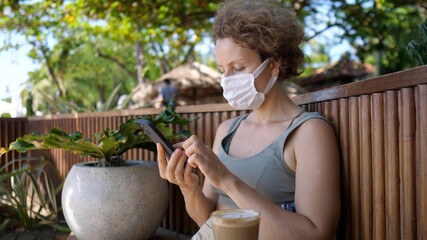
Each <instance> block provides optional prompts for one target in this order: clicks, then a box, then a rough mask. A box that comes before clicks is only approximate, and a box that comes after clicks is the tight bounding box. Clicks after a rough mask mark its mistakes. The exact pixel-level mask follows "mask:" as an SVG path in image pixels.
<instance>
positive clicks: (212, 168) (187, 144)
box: [181, 135, 232, 189]
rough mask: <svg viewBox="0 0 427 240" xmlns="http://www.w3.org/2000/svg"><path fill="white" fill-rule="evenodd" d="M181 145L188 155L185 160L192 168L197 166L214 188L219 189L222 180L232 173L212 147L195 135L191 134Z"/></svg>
mask: <svg viewBox="0 0 427 240" xmlns="http://www.w3.org/2000/svg"><path fill="white" fill-rule="evenodd" d="M181 147H182V148H183V149H184V151H185V154H186V155H187V156H188V161H187V162H188V163H189V164H190V165H191V166H193V167H194V168H196V167H198V168H199V169H200V171H201V172H202V173H203V174H204V176H205V177H206V178H208V179H209V181H210V183H211V184H212V185H213V186H215V187H216V188H219V189H221V183H222V180H224V179H225V177H226V176H230V175H232V174H231V172H230V171H229V170H228V169H227V167H225V166H224V164H222V162H221V161H220V160H219V159H218V156H217V155H216V154H215V153H214V152H213V151H212V149H211V148H210V147H209V146H207V145H205V144H204V143H203V142H202V140H201V139H200V138H198V137H197V136H195V135H193V136H191V137H190V138H188V139H187V140H185V141H184V142H182V143H181Z"/></svg>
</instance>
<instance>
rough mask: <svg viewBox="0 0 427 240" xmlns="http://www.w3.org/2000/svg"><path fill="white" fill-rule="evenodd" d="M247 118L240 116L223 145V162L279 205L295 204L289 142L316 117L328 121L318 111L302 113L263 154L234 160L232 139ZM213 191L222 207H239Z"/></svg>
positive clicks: (221, 154) (221, 148) (219, 155)
mask: <svg viewBox="0 0 427 240" xmlns="http://www.w3.org/2000/svg"><path fill="white" fill-rule="evenodd" d="M247 116H248V115H242V116H239V117H237V118H236V119H235V120H234V121H233V122H232V124H231V126H230V128H229V130H228V133H227V135H226V136H225V137H224V138H223V139H222V141H221V144H220V146H219V151H218V157H219V159H220V160H221V161H222V162H223V163H224V165H225V166H227V168H228V169H229V170H230V171H231V172H232V173H233V174H235V175H236V176H238V177H239V178H240V179H242V180H243V181H244V182H245V183H246V184H248V185H249V186H251V187H252V188H254V189H256V190H257V191H258V192H259V193H260V194H261V195H262V196H264V197H265V198H266V199H269V200H270V201H271V202H273V203H275V204H276V205H278V206H280V204H281V203H284V202H291V201H294V195H295V172H294V171H292V170H291V169H290V168H289V167H288V165H287V164H286V163H285V161H284V156H283V150H284V146H285V142H286V139H287V137H288V136H289V135H290V134H291V133H292V132H293V131H294V130H295V129H297V128H298V127H299V126H301V125H302V124H303V123H304V122H305V121H307V120H309V119H312V118H320V119H323V120H326V119H325V118H323V117H322V116H321V115H320V114H319V113H316V112H301V113H300V114H298V115H297V116H295V117H294V118H293V119H292V121H291V123H290V124H289V126H288V128H287V129H285V131H284V132H283V133H282V134H280V136H279V137H277V138H276V139H275V140H274V141H273V142H272V143H271V144H270V145H269V146H268V147H267V148H265V149H264V150H262V151H261V152H259V153H257V154H256V155H254V156H251V157H248V158H234V157H231V156H230V155H228V150H229V148H230V143H231V139H232V138H233V136H234V134H235V133H236V130H237V128H238V127H239V125H240V123H241V122H242V121H243V120H244V119H246V117H247ZM326 121H327V120H326ZM327 122H328V121H327ZM328 123H329V122H328ZM254 140H256V138H255V139H254ZM212 189H213V190H214V191H215V192H216V193H218V194H219V198H218V208H238V206H237V205H236V204H235V203H234V202H233V200H231V198H229V197H228V196H227V195H226V194H225V193H224V192H222V191H221V190H219V189H217V188H215V187H213V186H212Z"/></svg>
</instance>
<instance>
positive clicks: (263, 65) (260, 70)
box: [252, 58, 270, 79]
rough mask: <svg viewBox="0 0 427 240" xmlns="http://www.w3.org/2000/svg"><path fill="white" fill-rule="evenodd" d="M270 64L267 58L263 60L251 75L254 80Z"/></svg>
mask: <svg viewBox="0 0 427 240" xmlns="http://www.w3.org/2000/svg"><path fill="white" fill-rule="evenodd" d="M269 62H270V58H267V59H265V60H264V62H262V63H261V64H260V65H259V66H258V67H257V68H256V69H255V71H254V72H253V73H252V75H253V76H254V79H255V78H257V77H258V76H259V75H260V74H261V73H262V71H264V69H265V68H266V67H267V64H268V63H269Z"/></svg>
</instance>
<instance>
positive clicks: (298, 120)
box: [279, 112, 333, 152]
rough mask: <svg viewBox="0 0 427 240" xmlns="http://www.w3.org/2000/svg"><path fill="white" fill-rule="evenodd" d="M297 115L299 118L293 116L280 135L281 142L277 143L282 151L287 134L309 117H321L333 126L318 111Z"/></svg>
mask: <svg viewBox="0 0 427 240" xmlns="http://www.w3.org/2000/svg"><path fill="white" fill-rule="evenodd" d="M298 117H299V118H295V119H293V120H292V122H291V123H290V124H289V126H288V128H287V129H286V131H285V132H284V133H283V135H282V140H281V143H280V144H279V145H280V146H281V148H282V152H283V147H284V144H285V142H286V139H287V138H288V136H289V134H291V133H292V132H293V131H294V130H295V129H297V128H298V127H299V126H301V125H302V124H303V123H305V122H306V121H308V120H310V119H313V118H318V119H322V120H324V121H326V122H327V123H328V124H329V125H331V126H332V127H333V125H332V123H331V122H330V121H329V120H328V119H326V118H325V117H323V116H322V115H320V113H318V112H302V113H301V114H300V115H299V116H298ZM294 120H296V121H295V123H294Z"/></svg>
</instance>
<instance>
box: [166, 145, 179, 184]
mask: <svg viewBox="0 0 427 240" xmlns="http://www.w3.org/2000/svg"><path fill="white" fill-rule="evenodd" d="M181 154H182V150H181V149H179V148H177V149H175V151H174V152H173V153H172V156H171V157H170V159H169V161H168V164H167V167H166V176H167V178H168V179H169V180H170V181H174V179H175V169H176V165H177V164H178V161H179V158H180V157H181Z"/></svg>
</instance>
